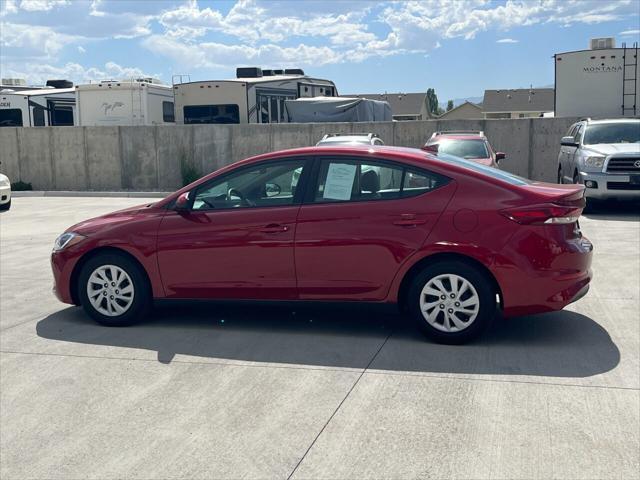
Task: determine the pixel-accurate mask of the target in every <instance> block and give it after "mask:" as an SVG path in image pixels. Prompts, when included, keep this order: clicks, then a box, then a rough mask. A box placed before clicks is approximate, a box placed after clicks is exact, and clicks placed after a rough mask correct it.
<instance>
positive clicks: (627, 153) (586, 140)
mask: <svg viewBox="0 0 640 480" xmlns="http://www.w3.org/2000/svg"><path fill="white" fill-rule="evenodd" d="M560 143H561V145H562V146H561V148H560V154H559V155H558V183H581V184H583V185H584V186H585V187H586V189H585V197H586V198H587V200H606V199H608V198H630V199H640V120H639V119H632V118H626V119H625V118H620V119H615V120H590V119H584V120H581V121H579V122H577V123H575V124H573V125H572V126H571V128H570V129H569V131H568V132H567V135H566V136H564V137H562V140H561V142H560Z"/></svg>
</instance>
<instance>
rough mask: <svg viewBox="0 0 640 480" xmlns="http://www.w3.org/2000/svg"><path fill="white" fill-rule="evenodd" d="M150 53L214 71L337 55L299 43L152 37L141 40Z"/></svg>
mask: <svg viewBox="0 0 640 480" xmlns="http://www.w3.org/2000/svg"><path fill="white" fill-rule="evenodd" d="M142 45H143V46H144V47H145V48H147V49H149V50H150V51H152V52H154V53H156V54H159V55H164V56H166V57H169V58H170V59H171V60H172V61H173V62H175V63H176V64H177V65H178V66H180V67H192V68H193V67H196V68H203V67H205V68H216V67H218V68H219V67H229V66H230V65H231V66H242V65H263V66H267V65H272V66H282V67H295V66H298V65H325V64H328V63H337V61H338V60H339V58H337V56H338V54H337V53H336V52H335V51H333V50H332V49H331V48H329V47H314V46H309V45H304V44H300V45H298V46H296V47H282V46H279V45H275V44H266V45H260V46H251V45H226V44H223V43H217V42H202V43H199V44H197V45H192V44H187V43H184V42H182V41H180V40H178V39H174V38H170V37H166V36H162V35H152V36H150V37H147V38H145V39H144V40H143V41H142Z"/></svg>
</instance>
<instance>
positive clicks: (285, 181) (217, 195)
mask: <svg viewBox="0 0 640 480" xmlns="http://www.w3.org/2000/svg"><path fill="white" fill-rule="evenodd" d="M305 163H306V162H305V160H285V161H280V162H267V163H263V164H262V165H259V166H252V167H248V168H243V169H241V170H240V171H238V172H234V173H230V174H228V175H225V176H224V177H222V178H220V179H214V180H212V181H211V182H209V183H206V184H204V185H202V186H200V187H199V188H198V189H197V190H196V192H195V196H194V200H193V210H216V209H228V208H242V207H272V206H285V205H293V204H294V199H295V197H296V188H297V186H298V182H299V179H300V176H301V175H302V171H303V169H304V165H305Z"/></svg>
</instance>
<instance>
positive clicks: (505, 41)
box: [496, 38, 520, 43]
mask: <svg viewBox="0 0 640 480" xmlns="http://www.w3.org/2000/svg"><path fill="white" fill-rule="evenodd" d="M519 42H520V40H515V39H513V38H501V39H500V40H496V43H519Z"/></svg>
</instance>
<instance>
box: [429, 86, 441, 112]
mask: <svg viewBox="0 0 640 480" xmlns="http://www.w3.org/2000/svg"><path fill="white" fill-rule="evenodd" d="M427 100H428V101H429V112H430V113H431V114H433V115H438V112H439V111H440V107H439V105H438V96H437V95H436V91H435V90H434V89H433V88H428V89H427Z"/></svg>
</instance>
